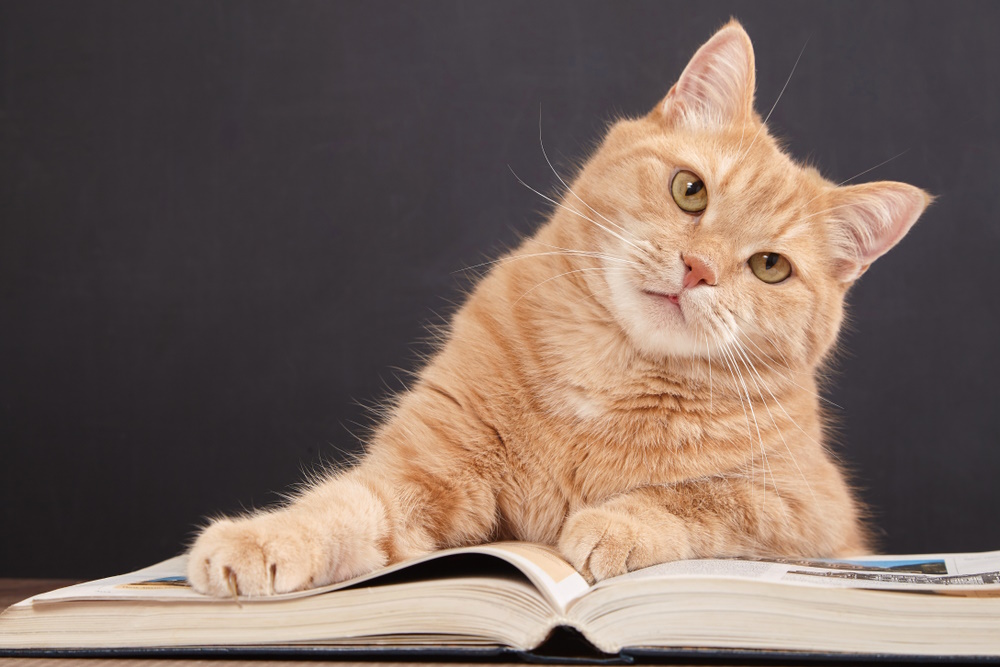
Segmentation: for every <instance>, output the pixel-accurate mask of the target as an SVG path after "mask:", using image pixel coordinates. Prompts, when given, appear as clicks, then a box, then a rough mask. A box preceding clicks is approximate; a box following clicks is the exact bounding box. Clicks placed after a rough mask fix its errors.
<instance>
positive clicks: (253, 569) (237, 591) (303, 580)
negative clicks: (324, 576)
mask: <svg viewBox="0 0 1000 667" xmlns="http://www.w3.org/2000/svg"><path fill="white" fill-rule="evenodd" d="M310 546H311V545H309V544H308V543H307V540H306V539H304V538H303V536H302V535H301V534H300V533H299V532H298V531H296V530H294V529H287V528H284V527H282V526H281V525H280V523H279V522H275V521H274V520H272V518H271V517H268V516H260V517H254V518H251V519H238V520H231V519H222V520H219V521H216V522H215V523H213V524H212V525H210V526H209V527H208V528H206V529H205V530H204V531H203V532H202V534H201V535H200V536H199V537H198V539H197V541H196V542H195V544H194V546H193V547H192V549H191V552H190V555H189V558H188V573H187V576H188V582H189V583H190V584H191V586H192V588H194V589H195V590H196V591H198V592H200V593H205V594H208V595H215V596H219V597H229V596H235V595H241V596H263V595H274V594H276V593H287V592H291V591H296V590H301V589H304V588H309V587H310V586H313V585H315V583H316V581H315V580H316V576H317V569H318V568H317V565H319V561H321V558H320V557H319V556H318V554H316V553H315V549H312V548H310Z"/></svg>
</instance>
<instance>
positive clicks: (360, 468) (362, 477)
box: [188, 392, 502, 596]
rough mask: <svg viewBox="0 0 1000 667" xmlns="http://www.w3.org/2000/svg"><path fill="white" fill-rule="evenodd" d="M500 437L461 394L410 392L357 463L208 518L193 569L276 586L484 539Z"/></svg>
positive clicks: (216, 579)
mask: <svg viewBox="0 0 1000 667" xmlns="http://www.w3.org/2000/svg"><path fill="white" fill-rule="evenodd" d="M491 436H492V438H491ZM495 437H496V436H495V433H493V432H491V431H490V429H488V428H484V426H483V425H482V424H481V423H478V421H477V420H476V419H474V418H473V417H470V416H468V415H465V414H464V413H462V412H461V411H460V410H457V409H456V406H455V405H454V404H453V403H449V402H447V401H446V400H445V399H442V398H440V397H436V396H435V395H434V394H433V393H430V394H427V393H426V392H424V393H423V395H421V394H417V395H416V396H414V395H411V396H409V397H408V398H407V399H405V400H404V402H403V404H402V405H401V406H400V408H399V409H398V410H397V413H396V417H395V418H394V419H392V420H390V422H389V423H388V424H387V425H386V426H384V427H383V428H382V429H381V430H380V431H379V432H378V433H377V434H376V436H375V438H374V439H373V442H372V445H371V448H370V451H369V453H368V455H366V457H365V458H364V460H362V462H361V463H359V464H358V465H357V466H355V467H354V468H352V469H350V470H347V471H344V472H342V473H340V474H335V475H333V476H331V477H328V478H327V479H325V480H324V481H321V482H319V483H317V484H314V485H312V486H311V487H310V488H309V489H308V490H307V491H305V492H304V493H302V494H301V495H300V496H299V497H298V498H297V499H295V500H294V501H292V502H291V503H289V504H288V505H286V506H284V507H282V508H279V509H275V510H271V511H265V512H260V513H257V514H254V515H251V516H248V517H242V518H233V519H220V520H217V521H215V522H213V523H212V524H211V525H209V526H208V527H207V528H206V529H205V530H204V531H203V532H202V533H201V534H200V535H199V536H198V538H197V540H196V541H195V543H194V545H193V547H192V549H191V551H190V554H189V564H188V579H189V581H190V582H191V584H192V586H193V587H194V588H195V590H198V591H200V592H203V593H209V594H213V595H219V596H227V595H232V594H234V593H236V592H238V593H239V594H240V595H269V594H275V593H284V592H289V591H295V590H300V589H304V588H310V587H314V586H321V585H324V584H329V583H335V582H338V581H343V580H345V579H348V578H351V577H354V576H358V575H361V574H365V573H367V572H370V571H372V570H373V569H376V568H378V567H381V566H383V565H387V564H390V563H393V562H396V561H399V560H402V559H404V558H408V557H411V556H415V555H419V554H422V553H426V552H428V551H431V550H433V549H437V548H442V547H448V546H456V545H461V544H469V543H474V542H482V541H486V540H487V539H488V538H489V536H490V534H491V533H492V531H493V529H494V526H495V522H496V492H495V488H496V479H497V477H498V475H499V474H500V473H499V472H498V468H499V467H500V466H501V465H502V463H501V462H500V461H499V459H498V458H497V452H496V451H494V448H495Z"/></svg>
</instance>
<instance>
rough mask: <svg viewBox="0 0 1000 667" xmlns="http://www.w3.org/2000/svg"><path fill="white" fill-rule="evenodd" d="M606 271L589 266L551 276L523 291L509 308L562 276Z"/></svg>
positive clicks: (601, 267)
mask: <svg viewBox="0 0 1000 667" xmlns="http://www.w3.org/2000/svg"><path fill="white" fill-rule="evenodd" d="M607 270H609V269H608V268H607V267H603V266H591V267H587V268H584V269H573V270H572V271H564V272H562V273H560V274H558V275H555V276H552V277H551V278H546V279H545V280H543V281H542V282H540V283H538V284H537V285H535V286H534V287H532V288H531V289H529V290H527V291H525V292H524V294H522V295H521V296H519V297H518V298H517V301H515V302H514V303H513V304H511V308H513V307H514V306H516V305H517V304H519V303H520V302H521V299H523V298H524V297H526V296H528V294H530V293H531V292H534V291H535V290H536V289H538V288H539V287H541V286H542V285H544V284H545V283H549V282H552V281H553V280H555V279H556V278H562V277H563V276H568V275H570V274H572V273H584V272H585V271H607Z"/></svg>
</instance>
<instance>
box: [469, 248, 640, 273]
mask: <svg viewBox="0 0 1000 667" xmlns="http://www.w3.org/2000/svg"><path fill="white" fill-rule="evenodd" d="M547 255H566V256H569V257H573V256H579V257H594V258H597V259H605V260H608V261H614V262H624V263H626V264H632V265H634V266H642V265H641V264H639V263H638V262H633V261H632V260H629V259H623V258H621V257H615V256H613V255H604V254H601V253H596V252H587V251H584V250H560V251H553V252H532V253H527V254H519V255H511V256H510V257H500V258H499V259H493V260H490V261H488V262H481V263H479V264H473V265H472V266H467V267H465V268H462V269H457V270H456V271H452V273H459V272H462V271H472V270H473V269H478V268H481V267H484V266H491V265H493V264H503V263H506V262H514V261H516V260H519V259H528V258H529V257H544V256H547Z"/></svg>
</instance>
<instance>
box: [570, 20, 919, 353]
mask: <svg viewBox="0 0 1000 667" xmlns="http://www.w3.org/2000/svg"><path fill="white" fill-rule="evenodd" d="M929 202H930V197H929V196H928V195H927V194H926V193H925V192H923V191H922V190H920V189H918V188H916V187H913V186H911V185H906V184H904V183H894V182H878V183H866V184H862V185H849V186H840V187H838V186H837V185H835V184H833V183H831V182H829V181H827V180H826V179H824V178H823V177H822V176H820V174H819V173H818V172H817V171H816V170H815V169H812V168H810V167H807V166H803V165H801V164H798V163H796V162H795V161H794V160H793V159H792V158H791V157H789V156H788V155H787V154H785V153H784V152H782V150H781V147H780V146H779V145H778V143H777V142H776V141H775V139H774V138H773V137H771V136H770V134H769V133H768V131H767V128H766V127H765V126H764V125H763V121H762V120H761V117H760V116H759V115H758V114H757V113H756V112H755V110H754V56H753V47H752V45H751V43H750V39H749V37H748V36H747V34H746V32H745V31H744V30H743V28H742V27H741V26H740V25H739V24H738V23H736V22H731V23H729V24H728V25H726V26H725V27H723V28H722V29H721V30H719V32H717V33H716V34H715V35H714V36H713V37H712V38H711V39H710V40H709V41H708V42H707V43H705V44H704V45H703V46H702V47H701V48H700V49H699V50H698V52H697V53H696V54H695V55H694V57H693V58H692V60H691V62H690V63H689V64H688V65H687V68H686V69H685V70H684V72H683V74H682V75H681V77H680V79H679V80H678V81H677V83H676V84H675V85H674V86H673V88H671V89H670V92H669V93H667V95H666V98H665V99H664V100H663V101H662V102H661V103H660V104H658V105H657V106H656V108H655V109H654V110H653V111H652V112H651V113H650V114H648V115H647V116H646V117H644V118H641V119H638V120H626V121H621V122H618V123H616V124H615V125H614V126H613V127H612V128H611V130H610V132H609V134H608V136H607V137H606V139H605V140H604V142H603V144H602V145H601V147H600V148H599V150H598V151H597V152H596V154H595V155H594V156H593V157H592V158H591V159H590V161H589V162H588V163H587V164H586V166H585V167H584V168H583V170H582V172H581V174H580V176H579V178H578V179H577V181H576V183H575V184H574V185H573V190H572V192H570V193H567V196H566V199H565V204H566V206H567V207H570V208H573V209H575V210H577V211H578V212H579V213H580V214H581V215H563V216H561V217H562V218H563V219H564V220H565V221H566V223H565V224H571V225H573V226H575V227H577V232H576V233H577V234H582V235H584V236H585V237H586V238H584V239H580V240H581V241H583V242H584V243H585V244H586V246H587V247H588V248H589V249H594V250H597V251H599V252H600V253H602V254H603V255H604V259H602V260H601V262H602V263H603V265H604V268H605V271H604V272H603V275H604V279H605V280H606V281H607V285H606V286H605V287H606V288H605V289H602V290H595V294H596V295H597V296H598V298H600V299H601V300H602V301H603V302H604V303H605V305H606V306H607V308H608V309H609V310H610V311H611V312H612V313H613V314H614V316H615V318H616V320H617V321H618V322H619V324H620V325H621V327H622V328H623V329H624V331H625V332H626V333H627V335H628V337H629V338H630V340H631V341H632V342H633V344H634V345H635V346H636V347H637V348H638V349H639V350H641V351H642V352H644V353H646V354H649V355H660V356H664V355H669V356H702V355H704V354H706V351H707V350H708V349H709V346H711V349H713V350H718V349H720V348H724V347H726V346H735V345H737V344H739V345H741V346H742V347H743V348H744V349H748V350H753V351H756V350H761V351H762V352H766V353H767V354H768V355H769V356H775V355H776V354H780V355H781V356H783V357H785V358H786V359H787V360H788V361H790V362H791V363H796V364H797V365H815V364H817V363H818V362H819V361H820V360H821V359H822V358H823V357H824V356H825V355H826V353H827V352H828V351H829V349H830V348H831V346H832V345H833V343H834V341H835V339H836V336H837V332H838V330H839V328H840V324H841V320H842V318H843V301H844V295H845V293H846V291H847V289H848V288H849V287H850V285H851V284H852V283H853V282H854V281H855V280H856V279H857V278H858V277H859V276H860V275H861V274H862V273H864V272H865V270H866V269H867V268H868V266H869V265H870V264H871V263H872V262H873V261H875V259H877V258H878V257H880V256H881V255H882V254H884V253H885V252H887V251H888V250H889V249H890V248H892V247H893V246H894V245H895V244H896V243H897V242H899V240H900V239H901V238H902V237H903V236H904V235H905V234H906V232H907V231H908V230H909V229H910V227H911V226H912V225H913V223H914V222H916V220H917V218H918V217H919V216H920V214H921V213H922V212H923V210H924V208H925V207H926V206H927V204H928V203H929ZM590 207H592V208H590ZM584 216H586V217H587V218H590V219H591V220H590V221H587V220H584V219H583V218H584ZM713 354H714V352H713Z"/></svg>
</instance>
